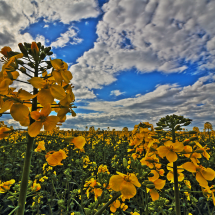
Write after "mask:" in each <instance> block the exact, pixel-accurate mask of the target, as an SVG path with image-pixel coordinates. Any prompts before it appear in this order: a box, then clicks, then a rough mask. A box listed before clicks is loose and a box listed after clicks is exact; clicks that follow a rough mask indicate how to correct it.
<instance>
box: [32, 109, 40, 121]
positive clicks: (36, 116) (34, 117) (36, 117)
mask: <svg viewBox="0 0 215 215" xmlns="http://www.w3.org/2000/svg"><path fill="white" fill-rule="evenodd" d="M40 116H41V114H40V113H39V112H38V111H32V112H31V118H32V119H34V120H36V121H38V120H39V118H40Z"/></svg>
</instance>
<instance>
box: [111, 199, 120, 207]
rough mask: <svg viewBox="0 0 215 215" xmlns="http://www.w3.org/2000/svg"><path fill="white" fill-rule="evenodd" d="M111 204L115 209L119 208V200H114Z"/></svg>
mask: <svg viewBox="0 0 215 215" xmlns="http://www.w3.org/2000/svg"><path fill="white" fill-rule="evenodd" d="M113 204H114V207H115V208H119V207H120V201H119V200H116V201H115V202H113Z"/></svg>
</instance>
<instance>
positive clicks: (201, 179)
mask: <svg viewBox="0 0 215 215" xmlns="http://www.w3.org/2000/svg"><path fill="white" fill-rule="evenodd" d="M196 180H197V181H198V182H199V184H200V186H202V187H207V186H208V182H207V181H206V180H205V178H204V177H203V176H202V174H201V173H200V172H197V173H196Z"/></svg>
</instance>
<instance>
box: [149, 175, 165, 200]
mask: <svg viewBox="0 0 215 215" xmlns="http://www.w3.org/2000/svg"><path fill="white" fill-rule="evenodd" d="M149 180H150V178H149ZM150 181H152V180H150ZM152 182H153V183H154V185H155V188H154V189H148V188H147V190H149V193H150V195H151V198H152V201H155V200H158V199H159V193H158V191H157V190H156V189H158V190H161V189H163V187H164V185H165V184H166V180H162V179H156V180H155V181H152ZM147 192H148V191H147Z"/></svg>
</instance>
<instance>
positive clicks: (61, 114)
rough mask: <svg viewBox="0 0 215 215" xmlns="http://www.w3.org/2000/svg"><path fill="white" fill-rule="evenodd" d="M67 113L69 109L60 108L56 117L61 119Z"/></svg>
mask: <svg viewBox="0 0 215 215" xmlns="http://www.w3.org/2000/svg"><path fill="white" fill-rule="evenodd" d="M68 112H69V108H61V109H60V110H59V111H58V113H57V116H58V117H59V118H60V119H63V118H64V117H65V116H66V114H67V113H68Z"/></svg>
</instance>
